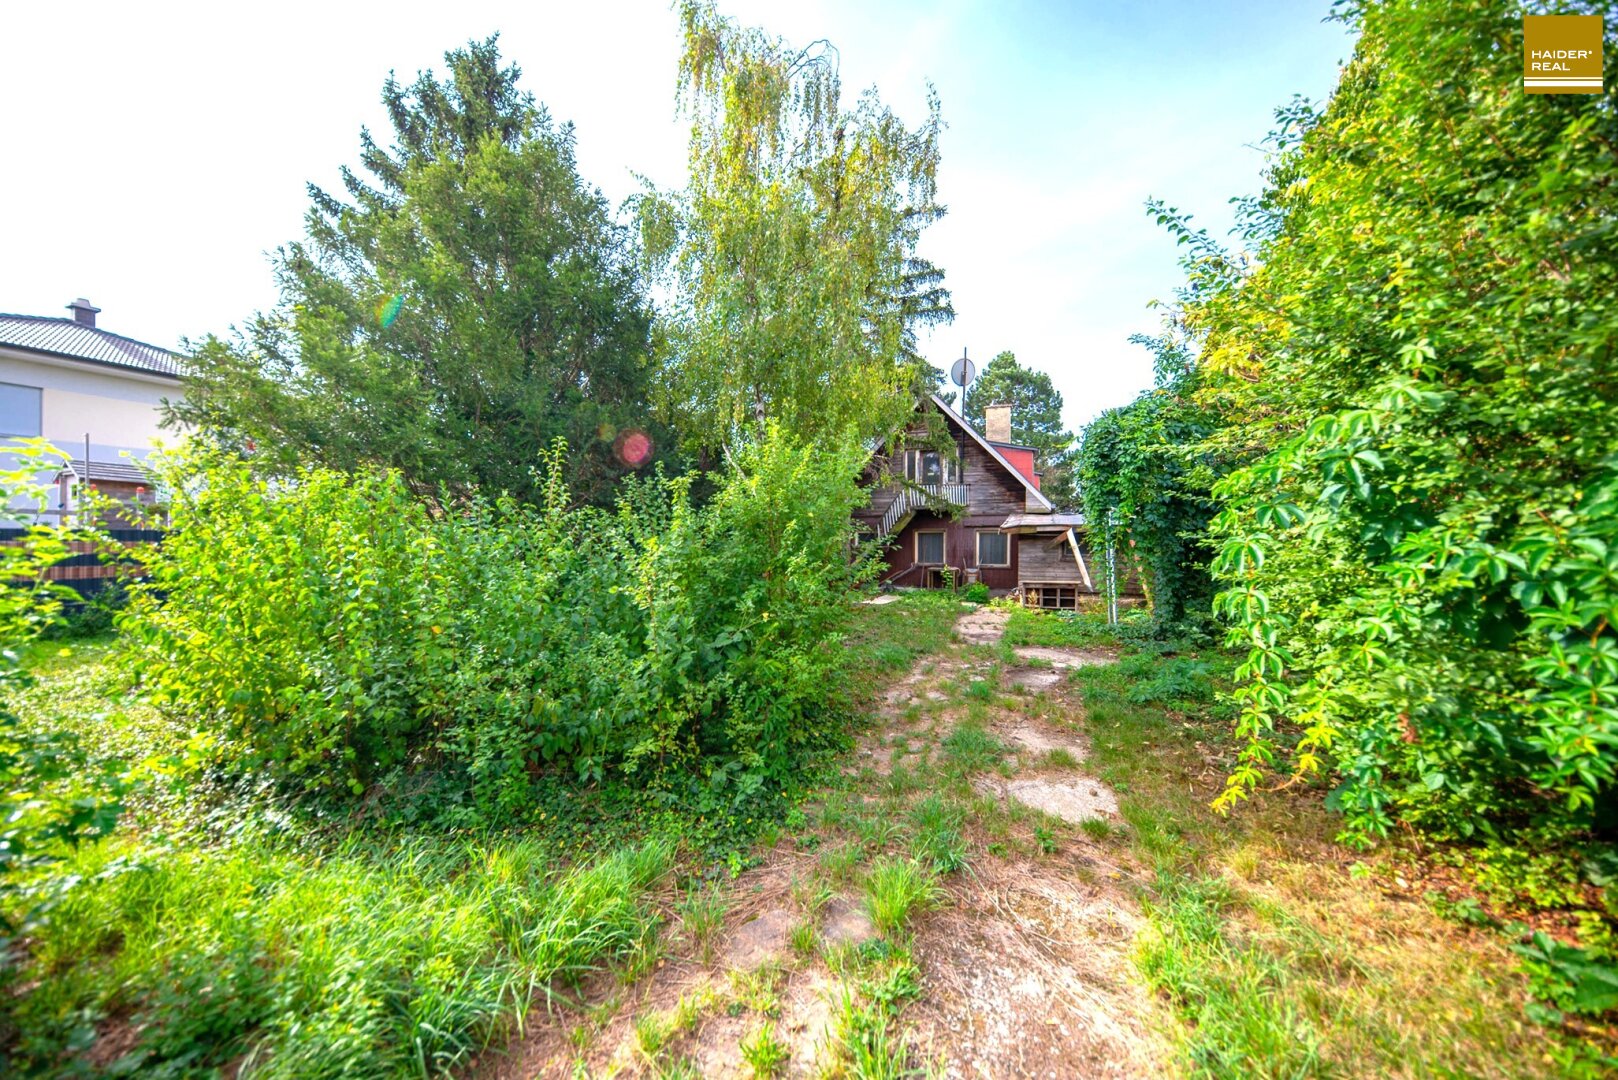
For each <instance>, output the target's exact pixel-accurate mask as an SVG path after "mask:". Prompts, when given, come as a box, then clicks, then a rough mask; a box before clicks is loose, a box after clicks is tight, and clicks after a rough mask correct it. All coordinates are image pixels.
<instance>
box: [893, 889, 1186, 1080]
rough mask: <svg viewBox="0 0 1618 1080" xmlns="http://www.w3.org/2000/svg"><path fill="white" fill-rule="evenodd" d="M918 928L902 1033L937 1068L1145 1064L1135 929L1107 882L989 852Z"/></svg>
mask: <svg viewBox="0 0 1618 1080" xmlns="http://www.w3.org/2000/svg"><path fill="white" fill-rule="evenodd" d="M952 892H953V896H954V903H953V904H951V906H950V907H949V908H947V909H946V910H944V911H941V912H939V913H937V914H935V915H934V916H932V917H931V918H929V919H928V920H926V921H925V923H924V924H923V925H922V926H920V927H919V929H918V933H917V938H916V949H917V953H918V955H919V956H920V957H921V958H922V961H923V963H922V968H923V971H924V973H925V976H926V980H927V981H926V991H927V992H926V994H925V995H924V996H923V998H922V1000H921V1001H919V1002H917V1003H916V1005H915V1006H914V1007H913V1008H912V1009H911V1010H910V1011H909V1012H908V1013H907V1014H906V1019H907V1022H908V1026H909V1029H910V1032H911V1037H912V1039H913V1041H914V1043H915V1045H916V1046H917V1048H918V1049H919V1050H921V1051H922V1053H923V1056H924V1057H925V1058H927V1059H928V1060H935V1059H942V1060H943V1061H944V1064H945V1075H947V1076H951V1077H982V1076H993V1077H1001V1076H1039V1077H1046V1076H1062V1077H1086V1076H1097V1077H1111V1076H1143V1075H1148V1074H1150V1073H1152V1072H1154V1071H1156V1070H1155V1065H1156V1063H1157V1061H1158V1058H1159V1056H1160V1050H1159V1048H1158V1046H1157V1044H1156V1042H1155V1040H1154V1039H1153V1038H1152V1037H1151V1034H1150V1032H1149V1030H1148V1026H1147V1023H1146V1017H1147V1013H1148V1007H1149V1006H1148V1002H1147V999H1146V997H1145V995H1144V992H1143V991H1142V990H1141V989H1140V988H1139V987H1138V986H1137V985H1136V984H1135V983H1134V982H1133V981H1132V980H1131V978H1130V975H1129V958H1128V949H1129V944H1130V942H1131V940H1132V939H1133V937H1134V935H1135V932H1136V929H1137V928H1138V925H1139V918H1138V916H1137V915H1136V914H1135V913H1134V909H1133V906H1132V904H1131V902H1130V901H1129V899H1128V898H1127V897H1126V896H1125V895H1124V894H1123V892H1122V890H1121V889H1120V888H1119V886H1118V885H1116V884H1115V883H1112V882H1104V883H1100V884H1087V883H1084V882H1082V881H1079V880H1078V879H1077V878H1076V877H1075V876H1074V874H1073V871H1072V870H1071V869H1069V868H1062V867H1058V866H1051V865H1047V864H1038V863H1031V862H1021V863H1001V862H998V861H995V860H988V861H986V862H985V863H984V864H982V865H980V866H978V867H977V868H976V873H975V875H974V877H973V879H971V880H968V881H966V882H964V883H963V884H962V885H961V886H960V887H958V888H956V889H954V890H952Z"/></svg>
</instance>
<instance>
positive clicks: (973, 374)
mask: <svg viewBox="0 0 1618 1080" xmlns="http://www.w3.org/2000/svg"><path fill="white" fill-rule="evenodd" d="M949 377H950V378H951V379H953V380H955V385H956V386H959V387H960V388H961V389H962V390H963V391H964V390H965V389H966V384H967V383H969V382H971V381H972V380H973V379H975V378H977V377H978V369H977V365H976V364H974V363H972V361H970V360H968V359H967V358H966V350H965V349H962V350H961V358H960V359H959V360H957V361H955V363H953V364H951V365H950V369H949Z"/></svg>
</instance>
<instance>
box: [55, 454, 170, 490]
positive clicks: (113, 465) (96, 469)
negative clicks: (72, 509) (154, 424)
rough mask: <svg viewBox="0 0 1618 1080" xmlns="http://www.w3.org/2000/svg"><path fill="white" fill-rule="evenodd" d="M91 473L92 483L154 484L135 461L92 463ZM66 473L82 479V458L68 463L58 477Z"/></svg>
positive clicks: (83, 470)
mask: <svg viewBox="0 0 1618 1080" xmlns="http://www.w3.org/2000/svg"><path fill="white" fill-rule="evenodd" d="M89 472H90V476H89V479H90V480H91V481H95V480H101V481H105V482H107V483H119V484H150V483H152V482H153V481H152V474H151V473H149V472H147V471H146V470H145V469H144V468H142V467H141V466H140V464H139V463H137V462H135V461H91V462H90V469H89ZM66 473H71V474H72V475H74V476H81V477H82V476H83V475H84V473H85V468H84V459H83V458H80V459H79V460H77V461H70V462H68V464H66V465H65V466H63V467H62V469H61V471H60V472H58V473H57V474H56V475H57V476H62V475H63V474H66Z"/></svg>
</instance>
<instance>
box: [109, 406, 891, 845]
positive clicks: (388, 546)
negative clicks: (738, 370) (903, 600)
mask: <svg viewBox="0 0 1618 1080" xmlns="http://www.w3.org/2000/svg"><path fill="white" fill-rule="evenodd" d="M565 461H566V453H565V450H564V448H563V447H561V446H560V444H559V445H558V446H557V447H556V448H554V449H553V450H552V451H551V452H550V453H549V454H548V455H547V472H546V474H545V475H546V481H545V486H544V488H543V490H542V492H541V493H540V503H539V505H537V506H528V505H524V504H520V503H517V502H516V501H515V500H509V499H507V500H502V501H499V502H496V503H492V504H491V503H487V502H484V501H481V500H471V501H469V502H467V503H465V504H463V505H462V506H460V507H459V508H457V509H456V510H455V511H453V512H446V513H442V514H438V515H432V514H429V513H428V511H427V509H426V508H425V507H424V506H423V505H422V504H421V503H419V502H417V501H415V500H413V499H412V498H411V496H410V493H409V492H408V490H407V489H406V486H405V483H404V481H403V480H402V478H401V477H400V476H399V475H398V474H396V473H364V472H362V473H358V474H353V475H347V474H339V473H336V472H332V471H330V470H326V469H321V468H306V469H303V470H301V471H300V472H299V473H298V474H297V475H296V478H295V481H294V482H291V483H279V482H270V481H267V480H265V479H264V478H262V477H261V476H259V475H257V473H256V471H255V468H254V465H253V464H252V463H249V462H245V461H242V460H241V459H239V458H235V457H232V456H229V455H226V454H221V453H212V452H201V453H200V454H198V455H193V456H190V457H181V458H177V459H175V460H172V461H170V462H169V463H168V464H167V465H166V466H164V469H165V472H166V475H167V476H168V477H169V478H170V480H169V483H170V484H171V487H172V488H173V490H174V491H175V492H176V494H175V498H174V505H173V521H174V529H173V531H172V533H171V534H170V537H169V539H168V540H167V541H166V542H165V543H164V544H163V545H162V546H161V547H160V548H157V549H154V550H153V551H152V552H150V554H149V556H148V560H147V562H148V568H149V571H150V579H149V582H148V583H147V584H146V585H144V586H142V587H141V589H140V590H139V595H138V596H137V598H136V600H135V603H134V604H133V606H132V607H131V608H130V610H129V611H128V613H126V615H125V616H124V617H123V619H122V620H121V621H122V625H123V626H124V628H125V629H126V631H127V632H128V633H129V635H130V636H131V637H132V638H133V639H134V640H135V641H136V642H138V648H137V649H136V650H134V651H133V652H132V654H131V657H130V661H131V663H130V666H131V670H132V672H133V673H134V674H135V675H137V676H140V677H143V678H144V679H145V682H146V687H147V689H148V690H149V691H150V693H151V694H152V695H153V697H154V699H155V700H156V701H157V702H158V703H159V704H160V705H161V707H163V708H164V709H166V710H168V711H170V712H172V713H175V714H178V715H181V716H184V717H186V718H188V719H189V720H191V722H193V723H195V724H197V725H199V726H200V727H201V728H202V729H203V731H205V732H206V733H208V735H210V736H211V737H212V738H213V739H214V740H215V757H216V760H218V761H220V762H221V763H223V764H226V765H228V766H229V767H231V768H233V769H237V770H264V771H267V772H268V773H269V774H271V775H273V776H275V777H277V778H279V779H280V780H282V781H283V782H285V783H287V784H289V785H292V786H294V787H296V788H299V789H302V790H307V791H314V792H324V793H327V794H331V793H341V792H351V793H353V794H356V795H357V794H360V793H362V792H364V791H366V789H367V788H368V787H370V786H371V785H373V784H376V783H377V782H378V781H382V780H388V781H389V782H388V784H387V785H386V786H387V787H388V788H390V789H391V788H396V787H399V786H400V784H401V783H402V780H401V777H402V775H403V774H405V773H408V772H411V771H415V769H416V766H417V763H420V762H431V763H433V764H434V765H435V766H436V772H437V773H438V774H440V775H441V776H442V777H443V779H444V782H445V784H446V785H447V788H448V789H449V790H451V791H459V790H460V789H461V788H463V787H465V786H468V785H465V784H462V783H460V782H458V781H456V780H455V777H464V778H465V779H466V780H467V781H469V788H470V795H471V804H470V805H468V806H465V807H463V808H461V809H460V810H457V811H455V812H456V814H458V815H460V816H463V817H465V816H468V815H469V816H470V820H479V821H486V822H487V821H502V820H511V819H514V818H518V817H521V816H523V815H524V814H526V813H528V812H531V811H532V810H534V809H536V803H535V789H534V783H535V779H536V777H537V776H540V775H542V774H544V773H546V772H559V773H561V774H563V775H568V776H573V777H576V778H578V779H582V780H600V779H602V778H604V777H606V776H608V775H609V774H611V775H614V776H617V777H620V778H627V777H630V776H633V777H636V778H637V786H638V787H640V788H642V789H643V791H644V793H645V794H646V795H647V797H654V798H655V797H667V798H671V799H672V798H676V797H679V798H681V799H688V798H690V797H692V796H693V795H695V796H698V797H699V798H702V799H708V800H711V801H712V802H713V804H714V805H715V807H725V806H731V805H734V804H735V803H736V802H737V801H738V800H740V799H744V798H747V797H749V796H751V795H752V794H754V793H755V792H758V791H759V790H761V786H762V785H764V784H765V783H766V781H768V782H769V783H770V784H772V785H773V786H775V787H777V788H779V787H780V786H781V785H782V784H784V783H785V782H786V781H787V780H788V779H789V778H790V776H791V775H792V769H793V767H794V763H796V762H799V761H801V760H802V759H803V755H804V754H805V753H807V752H809V751H811V750H813V749H815V748H817V747H824V746H825V745H827V743H828V740H829V738H830V737H831V736H832V735H833V734H834V733H835V727H836V724H835V719H836V718H835V713H834V712H833V711H832V707H833V705H834V704H835V702H836V700H837V698H836V688H837V678H836V676H837V673H838V670H839V669H838V667H837V664H838V660H839V653H840V651H841V650H840V649H839V646H838V637H837V630H838V628H839V626H840V625H841V623H842V622H843V620H844V619H845V618H846V613H847V605H846V603H845V597H846V593H847V590H848V588H849V587H850V585H851V584H852V583H854V582H855V581H856V580H857V579H858V578H859V575H860V574H861V573H863V569H862V564H861V563H860V562H858V561H855V562H853V563H851V562H850V561H849V559H848V558H847V544H848V542H849V540H850V529H851V525H850V519H849V511H850V509H851V508H852V507H853V505H854V504H855V503H856V502H857V501H858V499H859V498H860V494H859V491H858V489H857V488H856V487H855V485H854V483H853V480H852V477H854V476H855V475H856V474H857V472H858V466H859V455H858V453H857V452H856V451H854V450H850V451H847V452H844V453H842V454H835V453H830V452H826V451H820V452H815V453H806V452H804V451H803V450H802V449H801V448H800V447H798V446H797V445H795V444H793V443H791V442H790V441H788V440H787V439H786V438H785V437H783V436H780V435H778V434H776V433H773V432H772V433H767V434H766V437H765V438H764V439H763V440H761V441H759V442H757V443H754V444H752V445H751V446H749V447H747V448H745V449H743V450H742V451H740V452H739V453H738V454H737V456H736V459H735V468H734V470H733V471H732V472H731V473H729V474H727V475H726V476H725V477H723V478H721V479H719V480H717V482H716V483H717V489H716V491H715V494H714V495H713V497H712V498H711V500H710V501H709V502H708V504H707V505H706V506H704V507H703V508H701V509H700V510H699V509H697V508H695V507H693V506H692V505H691V502H690V499H689V496H688V492H689V487H690V479H689V478H682V479H676V480H668V479H663V478H661V477H656V478H652V479H648V480H646V481H644V482H639V483H635V484H632V485H629V486H626V487H625V488H624V490H623V492H622V494H621V496H620V501H619V505H618V508H617V510H616V511H615V512H610V513H609V512H607V511H602V510H597V509H594V508H591V507H582V508H574V507H572V506H571V500H570V496H569V493H568V491H567V489H566V487H565V486H564V484H563V482H562V471H563V469H564V463H565ZM693 784H695V785H697V786H696V787H695V788H693V787H692V786H691V785H693ZM405 787H406V788H407V789H413V787H414V784H406V785H405ZM446 797H447V798H450V799H453V798H455V797H456V796H454V795H450V796H446Z"/></svg>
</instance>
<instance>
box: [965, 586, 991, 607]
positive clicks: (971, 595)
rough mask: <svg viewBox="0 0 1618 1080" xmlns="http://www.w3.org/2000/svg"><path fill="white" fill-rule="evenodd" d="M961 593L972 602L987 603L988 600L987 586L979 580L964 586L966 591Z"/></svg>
mask: <svg viewBox="0 0 1618 1080" xmlns="http://www.w3.org/2000/svg"><path fill="white" fill-rule="evenodd" d="M961 595H962V597H963V598H965V599H967V600H969V601H971V602H972V603H974V604H987V603H988V602H989V587H988V586H987V585H985V584H983V582H981V581H974V582H972V584H970V585H968V586H967V587H966V591H965V592H964V593H962V594H961Z"/></svg>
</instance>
